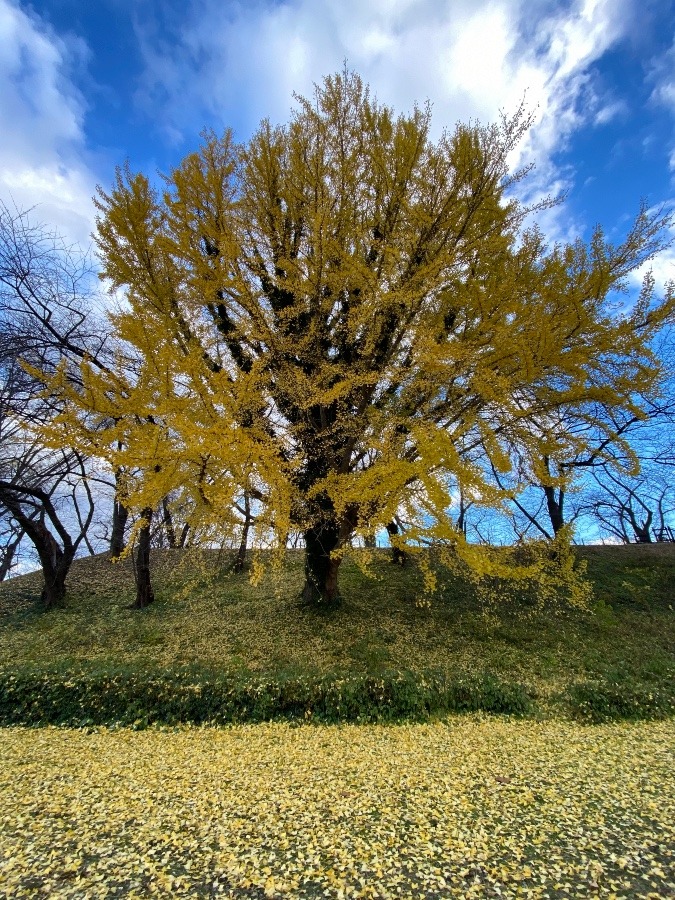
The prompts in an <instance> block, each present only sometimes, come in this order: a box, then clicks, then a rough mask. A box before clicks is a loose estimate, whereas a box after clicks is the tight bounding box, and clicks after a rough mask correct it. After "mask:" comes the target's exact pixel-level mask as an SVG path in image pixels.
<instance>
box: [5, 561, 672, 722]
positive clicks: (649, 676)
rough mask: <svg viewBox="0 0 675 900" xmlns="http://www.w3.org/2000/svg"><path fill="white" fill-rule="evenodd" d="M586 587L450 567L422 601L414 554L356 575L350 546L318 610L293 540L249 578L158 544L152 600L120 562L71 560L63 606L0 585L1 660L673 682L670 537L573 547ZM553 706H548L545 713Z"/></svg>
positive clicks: (548, 690)
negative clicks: (506, 581) (480, 588)
mask: <svg viewBox="0 0 675 900" xmlns="http://www.w3.org/2000/svg"><path fill="white" fill-rule="evenodd" d="M580 552H581V555H582V556H584V557H586V558H587V559H588V562H589V576H590V578H591V580H592V581H593V583H594V584H595V600H594V604H595V605H594V606H593V607H592V608H591V609H589V610H587V611H579V610H574V609H571V608H569V607H565V606H564V605H560V606H558V607H556V608H553V609H551V608H546V609H543V610H538V609H537V608H536V607H533V606H531V605H528V604H527V603H523V604H522V605H521V606H519V607H515V608H514V607H513V605H511V606H509V605H504V604H500V603H496V604H494V605H491V606H488V607H485V606H482V605H481V604H480V602H479V601H478V600H477V598H476V597H475V596H474V595H472V593H471V587H470V585H467V584H466V583H465V582H463V581H462V580H461V579H457V578H452V577H450V576H447V574H446V575H441V577H439V583H438V590H437V592H436V593H435V594H434V595H432V596H431V597H430V598H429V600H430V605H429V606H426V605H425V606H421V605H417V604H418V602H419V601H420V600H421V598H422V597H423V596H424V586H423V583H422V578H421V575H420V573H419V571H418V570H416V568H415V566H414V565H409V566H406V567H405V568H404V569H400V568H399V567H398V566H394V565H392V564H391V563H390V562H389V559H390V556H389V552H388V551H385V550H381V551H378V552H377V553H376V554H375V559H374V562H373V564H372V566H371V574H372V576H373V577H366V576H365V575H364V574H363V573H362V571H361V570H360V569H359V568H358V567H357V566H356V565H355V563H354V561H353V560H351V559H347V560H346V561H345V562H344V563H343V566H342V569H341V573H340V581H341V589H342V591H343V594H344V603H343V606H342V608H341V609H339V610H336V611H335V612H333V613H331V614H329V615H317V614H316V612H315V611H314V610H307V609H303V608H301V607H300V605H299V603H298V595H299V592H300V590H301V587H302V580H303V557H302V553H301V552H299V551H298V552H292V551H291V552H289V553H288V554H287V560H286V563H285V566H284V568H283V569H281V570H279V571H271V572H270V573H269V574H268V576H267V577H266V578H264V579H263V581H262V582H261V583H260V584H259V585H257V586H252V585H251V584H250V582H249V578H248V574H247V573H243V574H240V575H234V574H232V573H231V571H230V570H231V563H232V559H231V558H228V556H227V554H225V555H220V554H218V553H216V552H212V553H211V554H202V555H199V554H194V553H192V554H189V553H188V554H181V552H180V551H155V552H154V553H153V562H152V565H153V568H154V570H155V575H154V578H155V584H156V588H157V591H156V593H157V598H158V599H157V602H156V603H154V604H153V605H152V606H150V607H149V608H148V609H146V610H142V611H138V610H131V609H128V608H127V606H128V604H129V603H130V601H131V600H132V599H133V575H132V571H131V561H130V560H127V561H125V562H123V563H114V564H113V563H111V562H110V560H109V559H108V558H106V557H105V556H99V557H93V558H87V559H82V560H78V561H77V562H76V563H75V564H74V565H73V568H72V570H71V574H70V576H69V581H68V588H69V596H68V599H67V606H66V608H65V609H58V610H54V611H52V612H50V613H48V614H45V613H44V612H43V610H42V609H41V608H40V605H39V602H38V599H37V598H38V597H39V592H40V576H39V575H38V574H35V575H26V576H23V577H22V578H15V579H12V580H11V581H9V582H5V583H3V584H0V668H4V669H13V668H16V667H19V666H22V665H27V666H37V667H43V666H46V667H49V666H52V665H64V666H74V667H75V668H78V667H80V668H81V667H82V665H85V666H86V665H101V664H110V665H128V666H130V667H138V666H144V667H145V666H152V667H155V668H157V669H162V668H165V667H171V666H176V665H178V666H181V665H188V666H190V665H195V666H198V667H200V668H206V669H214V670H218V671H222V670H228V671H234V672H243V673H244V674H246V673H247V672H253V673H264V674H265V675H267V674H270V675H274V674H276V673H279V672H285V673H290V674H299V673H306V674H309V675H314V674H322V673H326V672H348V673H373V674H378V673H379V672H381V671H384V670H396V669H409V670H413V671H414V670H423V669H436V670H440V671H443V672H446V673H448V674H450V675H454V674H456V673H459V674H461V673H466V672H469V673H471V672H477V671H478V672H480V671H482V670H484V669H486V670H489V671H491V672H493V673H495V674H496V675H497V676H498V677H500V678H503V679H504V680H506V681H509V682H520V683H522V684H524V685H525V686H527V687H528V688H529V689H531V691H532V693H533V695H535V696H537V697H538V698H539V706H540V708H542V709H546V708H547V704H548V703H549V700H548V698H551V697H554V696H555V695H556V693H557V692H559V691H562V690H564V689H565V687H566V686H567V685H569V684H570V683H572V682H575V681H577V680H585V679H594V678H599V679H603V680H608V681H616V682H618V683H620V684H626V685H628V686H630V684H631V683H633V684H635V685H637V686H639V687H641V688H642V689H644V690H647V691H649V690H651V688H652V686H653V687H657V688H658V687H661V688H664V687H665V686H667V685H668V684H671V685H672V683H673V681H674V680H675V614H674V612H673V606H675V545H672V544H654V545H650V546H637V545H635V546H627V547H597V548H583V549H582V550H581V551H580ZM552 711H553V712H554V713H555V714H558V710H557V709H553V710H552Z"/></svg>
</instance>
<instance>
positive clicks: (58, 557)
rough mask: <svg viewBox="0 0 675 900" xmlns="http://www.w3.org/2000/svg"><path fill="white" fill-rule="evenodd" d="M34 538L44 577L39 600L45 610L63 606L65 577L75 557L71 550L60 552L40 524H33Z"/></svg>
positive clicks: (48, 531)
mask: <svg viewBox="0 0 675 900" xmlns="http://www.w3.org/2000/svg"><path fill="white" fill-rule="evenodd" d="M35 536H36V537H38V539H39V540H38V542H36V541H35V539H34V540H33V543H34V544H35V549H36V550H37V551H38V556H39V557H40V562H41V564H42V574H43V576H44V585H43V587H42V595H41V600H42V602H43V604H44V607H45V609H53V608H54V607H57V606H63V604H64V601H65V599H66V577H67V575H68V570H69V569H70V564H71V562H72V561H73V556H74V555H75V554H74V551H72V550H71V548H67V549H66V550H65V551H64V550H62V549H61V548H60V547H59V545H58V543H57V541H56V539H55V538H54V536H53V535H52V533H51V531H50V530H49V529H48V528H47V526H46V525H44V524H43V523H42V522H36V523H35Z"/></svg>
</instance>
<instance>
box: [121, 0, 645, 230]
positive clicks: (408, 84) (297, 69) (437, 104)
mask: <svg viewBox="0 0 675 900" xmlns="http://www.w3.org/2000/svg"><path fill="white" fill-rule="evenodd" d="M633 4H634V0H567V2H565V3H564V4H555V5H554V4H552V3H551V2H550V0H371V2H368V3H363V2H362V0H292V2H281V3H269V4H268V3H264V2H258V3H253V4H246V5H242V6H239V7H235V10H236V11H235V12H234V13H233V14H232V13H223V6H222V4H221V3H220V2H218V0H193V5H192V6H191V7H190V8H189V11H188V13H187V14H186V18H185V19H184V20H182V21H181V22H180V25H179V28H178V29H177V30H176V35H175V36H176V41H177V44H176V46H172V49H171V54H168V53H166V52H164V51H163V50H162V49H161V48H158V47H157V46H156V45H155V44H153V38H152V36H151V34H150V33H149V32H144V31H142V30H139V31H138V35H139V39H140V42H141V46H142V48H143V51H144V54H145V61H146V73H145V79H144V84H143V88H142V90H141V92H140V94H139V98H140V101H141V102H142V103H144V104H145V105H146V106H147V107H148V108H152V109H153V112H154V114H155V116H156V117H159V118H160V119H163V122H164V126H165V128H166V130H167V132H168V133H169V134H172V135H179V134H180V135H182V134H184V133H185V132H186V131H187V132H188V133H190V132H191V133H194V132H195V131H198V130H199V128H200V127H201V125H203V123H204V122H205V121H214V119H215V121H216V122H220V123H221V124H222V125H223V126H225V125H229V124H231V123H232V119H233V118H234V117H235V116H237V117H238V119H239V122H240V133H239V135H238V136H239V137H244V136H245V132H247V131H250V130H252V129H253V128H254V127H255V125H256V124H257V123H258V121H259V120H260V119H261V118H262V117H266V116H268V117H269V118H270V119H272V121H281V122H283V121H286V120H287V118H288V114H289V110H290V109H291V107H292V99H291V95H292V92H293V91H294V90H295V91H298V92H300V93H303V94H308V93H310V92H311V90H312V85H313V83H317V82H320V81H321V79H322V77H323V76H324V75H326V74H329V73H330V72H335V71H337V70H339V69H340V68H341V67H342V64H343V61H344V60H345V59H346V60H347V62H348V65H349V67H350V68H354V69H356V70H357V71H358V72H359V73H360V74H361V75H362V77H363V78H364V80H365V81H366V82H367V83H369V84H370V85H371V87H372V88H373V90H374V91H375V93H376V94H377V95H378V97H379V99H380V100H382V101H384V102H386V103H390V104H392V105H393V106H394V107H395V108H397V109H403V110H406V109H410V108H411V107H412V105H413V103H414V102H416V101H418V102H424V101H425V100H426V99H430V100H431V101H432V102H433V114H434V126H435V128H436V130H437V131H440V129H441V128H442V127H444V126H449V127H452V126H453V125H454V124H455V122H457V121H458V120H462V121H466V120H467V119H469V118H471V119H480V120H481V121H483V122H488V121H493V120H495V119H496V117H497V116H498V113H499V111H500V110H502V109H503V110H504V111H506V112H513V111H515V109H516V108H517V107H518V105H519V103H520V101H521V100H522V98H523V97H524V96H525V98H526V102H527V105H528V106H529V107H530V108H536V110H537V123H536V125H535V127H534V128H533V129H532V131H531V132H530V134H529V136H528V138H527V140H526V141H525V142H524V143H523V146H522V148H521V159H520V160H516V161H515V162H522V161H524V160H525V159H527V160H530V159H534V160H535V161H536V163H537V171H536V174H535V175H534V177H532V178H531V179H530V183H529V192H530V198H531V199H533V198H535V197H537V196H543V195H545V194H548V193H549V192H551V193H553V194H555V193H557V192H559V191H561V190H562V189H564V188H565V187H566V186H567V185H568V180H569V173H565V172H560V171H558V170H557V169H556V168H555V166H554V165H553V162H552V157H553V155H554V153H555V152H556V151H557V150H560V149H561V148H562V147H563V146H564V145H565V142H566V141H567V140H568V138H569V137H570V135H571V134H572V133H573V132H574V131H575V130H576V129H578V128H579V127H581V125H582V124H587V123H592V122H593V121H594V120H595V121H596V122H599V123H601V122H602V121H607V120H608V119H609V118H610V117H611V116H612V115H614V114H616V113H617V112H618V111H619V110H618V109H614V108H613V107H612V106H611V101H606V100H605V98H601V97H599V96H598V94H597V89H596V87H595V85H594V83H593V81H592V78H591V75H590V74H589V67H590V66H591V65H592V63H593V62H594V61H595V60H597V59H599V58H600V57H601V56H602V54H603V53H604V52H605V51H606V50H607V49H608V48H609V47H611V46H612V45H613V44H614V43H615V42H616V41H617V40H618V39H619V38H620V37H621V36H622V35H623V33H624V32H625V30H626V29H627V28H628V27H629V23H630V21H631V15H630V12H631V10H632V8H633ZM230 9H232V7H230ZM242 109H244V110H245V113H244V115H245V120H244V121H242V120H241V115H242V114H241V110H242ZM200 119H201V121H200ZM241 132H244V133H241ZM549 221H550V230H552V232H553V233H555V235H556V236H560V237H566V236H567V234H566V233H561V232H560V228H561V227H562V226H561V225H560V223H558V225H555V221H556V218H555V213H552V214H550V215H549ZM569 227H571V228H573V227H574V223H566V226H565V228H566V229H567V228H569Z"/></svg>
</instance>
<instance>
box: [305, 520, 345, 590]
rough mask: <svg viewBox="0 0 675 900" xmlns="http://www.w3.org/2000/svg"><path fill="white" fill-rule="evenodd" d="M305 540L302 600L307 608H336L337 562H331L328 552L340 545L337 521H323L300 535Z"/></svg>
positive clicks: (335, 560)
mask: <svg viewBox="0 0 675 900" xmlns="http://www.w3.org/2000/svg"><path fill="white" fill-rule="evenodd" d="M304 538H305V586H304V588H303V590H302V600H303V602H304V603H306V604H308V605H311V606H339V605H340V601H341V598H340V592H339V590H338V570H339V568H340V562H341V559H340V558H333V559H332V558H331V552H332V551H333V550H336V549H337V547H338V545H339V543H340V527H339V525H338V523H337V521H335V520H333V521H330V520H329V521H326V522H323V523H321V524H320V525H317V526H315V527H313V528H310V529H308V530H307V531H305V532H304Z"/></svg>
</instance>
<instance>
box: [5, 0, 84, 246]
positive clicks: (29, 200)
mask: <svg viewBox="0 0 675 900" xmlns="http://www.w3.org/2000/svg"><path fill="white" fill-rule="evenodd" d="M86 55H87V50H86V46H85V45H84V43H83V42H82V41H80V40H79V39H75V38H70V39H64V38H62V37H58V36H57V35H55V34H53V33H52V32H51V31H50V29H49V28H48V27H47V26H46V24H45V23H44V22H43V21H42V20H40V19H39V18H38V17H37V16H35V15H34V14H32V13H31V14H29V13H28V12H25V11H23V10H22V9H21V8H20V7H19V6H18V5H16V4H15V3H13V2H11V0H0V84H1V85H2V90H0V134H2V140H0V197H2V199H3V200H4V201H5V202H8V203H10V204H11V203H12V202H13V203H14V204H15V205H16V206H17V207H18V208H19V209H27V208H30V207H33V206H35V205H37V206H38V209H37V210H36V211H35V218H36V219H37V220H40V221H44V222H45V223H49V225H51V226H55V227H57V228H58V229H59V230H60V231H61V232H62V233H63V234H64V236H66V237H67V238H69V239H71V240H73V241H77V242H80V243H82V244H87V243H88V242H89V234H90V232H91V229H92V219H93V215H92V213H93V208H92V204H91V195H92V193H93V187H94V183H95V180H94V178H93V176H92V175H91V173H90V171H89V169H88V167H87V165H86V163H85V162H84V161H83V152H84V132H83V119H84V114H85V103H84V100H83V97H82V95H81V94H80V93H79V92H78V90H77V89H76V88H75V86H74V83H73V80H72V78H71V73H72V71H73V69H74V68H75V67H77V66H78V65H81V64H83V63H84V62H85V61H86Z"/></svg>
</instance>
